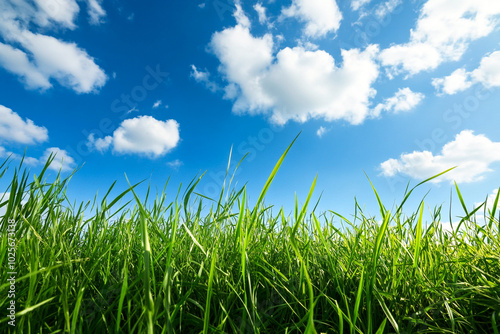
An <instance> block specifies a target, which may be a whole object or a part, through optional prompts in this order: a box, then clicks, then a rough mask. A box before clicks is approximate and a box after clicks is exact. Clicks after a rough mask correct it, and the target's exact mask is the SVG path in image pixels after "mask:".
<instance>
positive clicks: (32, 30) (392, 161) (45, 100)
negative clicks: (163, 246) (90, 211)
mask: <svg viewBox="0 0 500 334" xmlns="http://www.w3.org/2000/svg"><path fill="white" fill-rule="evenodd" d="M0 78H1V80H0V116H1V117H0V158H1V159H5V158H6V157H7V156H9V155H10V156H11V158H12V159H13V161H16V160H18V159H19V158H20V156H22V154H23V153H24V151H25V150H26V156H27V157H28V158H27V159H26V163H27V164H28V166H29V167H30V168H31V170H32V171H33V172H34V173H36V172H37V171H39V170H40V168H41V166H42V165H43V163H44V162H45V160H46V158H47V156H48V155H49V154H50V153H51V152H55V153H57V158H56V162H55V163H53V166H52V168H53V174H56V171H57V170H58V169H60V168H62V171H63V173H66V174H68V173H70V171H71V170H72V169H73V168H75V167H76V166H80V165H82V164H84V166H83V168H81V170H80V171H79V172H78V173H77V174H76V175H75V176H74V178H73V180H72V182H71V187H70V192H69V196H70V197H71V198H73V199H76V200H79V201H83V200H89V199H92V198H93V196H94V195H95V193H96V192H97V191H99V192H100V193H101V194H103V193H105V191H106V190H107V188H108V187H109V186H110V185H111V183H112V182H113V181H114V180H118V187H117V188H118V189H125V187H126V181H125V177H124V173H126V174H127V176H128V177H129V179H130V180H131V182H136V181H140V180H143V179H146V180H147V182H149V183H150V184H151V185H152V186H153V188H158V189H159V190H161V189H162V188H163V185H164V183H165V182H166V180H167V179H168V177H169V176H170V185H169V188H167V189H169V191H170V193H171V195H172V197H173V196H174V195H175V192H176V190H177V187H178V185H179V184H180V183H181V182H182V183H183V184H184V185H186V184H188V183H189V181H190V180H191V179H192V178H193V177H195V176H196V175H199V174H200V173H203V172H205V171H206V172H207V173H206V174H205V176H204V178H203V181H202V182H201V183H200V185H199V188H198V192H200V193H203V194H205V195H207V196H211V197H214V196H215V194H216V192H217V191H218V190H219V189H220V187H221V185H222V184H221V180H222V177H223V174H224V172H225V169H226V166H227V162H228V158H229V152H230V149H231V146H232V147H233V152H232V164H233V166H235V165H236V163H237V162H238V161H239V160H240V159H241V158H242V157H243V156H244V155H245V154H246V153H248V156H247V159H246V160H245V161H244V162H243V163H242V164H241V166H240V168H239V170H238V172H237V174H236V176H235V180H236V181H237V182H238V185H243V184H245V183H247V184H248V185H247V187H248V191H249V194H250V198H251V199H254V200H255V199H256V197H257V196H258V193H259V191H260V189H261V188H262V186H263V185H264V183H265V180H266V179H267V176H268V175H269V173H270V172H271V170H272V168H273V166H274V164H275V163H276V161H277V160H278V158H279V156H280V155H281V154H282V153H283V151H284V150H285V149H286V147H287V146H288V145H289V144H290V142H291V141H292V140H293V138H295V136H296V135H297V134H298V133H299V132H301V131H302V132H301V134H300V136H299V138H298V140H297V141H296V143H295V145H294V146H293V148H292V150H291V151H290V153H289V155H288V156H287V158H286V160H285V163H284V164H283V166H282V169H281V170H280V172H279V174H278V176H277V178H276V179H275V182H274V184H273V185H272V187H271V189H270V191H269V193H268V196H267V198H266V201H267V202H268V203H272V204H274V205H276V206H278V207H280V206H284V207H285V208H286V209H287V210H291V209H292V207H293V201H294V196H295V193H297V196H298V199H299V202H301V201H303V200H304V199H305V197H306V195H307V191H308V189H309V187H310V185H311V183H312V181H313V179H314V177H315V176H316V175H318V183H317V187H316V198H317V197H318V196H319V195H320V194H321V193H323V196H322V200H321V202H320V205H319V208H320V210H329V209H331V210H335V211H339V212H342V213H345V214H349V213H352V212H353V207H354V197H356V198H357V199H358V202H359V203H360V204H361V205H366V208H367V210H368V212H370V213H372V214H375V213H376V211H377V208H376V201H375V200H374V196H373V194H372V191H371V187H370V184H369V182H368V180H367V179H366V176H365V174H364V173H365V172H366V174H367V175H368V176H369V177H370V179H371V180H372V182H373V183H374V185H375V186H376V188H377V190H378V191H379V193H380V195H381V197H382V198H383V199H384V201H385V202H386V204H388V206H390V205H391V204H392V203H394V202H398V201H400V200H401V197H402V194H403V192H404V189H405V187H406V184H407V183H408V182H411V184H416V183H418V182H420V181H421V180H423V179H425V178H427V177H430V176H432V175H434V174H437V173H439V172H441V171H444V170H445V169H448V168H451V167H453V166H458V167H457V168H456V169H455V170H454V171H452V172H450V173H448V174H446V175H445V176H443V177H441V178H439V179H437V180H436V182H434V183H430V184H427V185H425V186H424V187H423V188H422V189H421V190H420V191H419V192H417V193H416V195H415V197H414V202H410V208H409V209H410V210H414V209H415V208H416V206H417V205H418V202H419V200H421V198H422V196H423V195H424V194H425V193H426V192H427V191H429V190H430V193H429V195H428V197H427V203H428V204H429V205H430V206H434V205H440V204H444V205H445V207H447V205H449V197H450V189H452V187H453V182H455V181H456V182H457V183H458V184H459V186H460V188H461V190H462V192H463V194H464V197H465V199H466V201H467V202H468V203H469V204H470V205H471V206H472V205H473V204H474V203H477V202H480V201H483V200H484V199H485V198H486V196H488V195H491V194H494V192H495V189H498V187H499V186H500V132H499V131H498V125H499V124H500V113H499V107H498V106H499V105H500V94H499V93H500V3H498V2H492V1H490V0H460V1H456V0H427V1H425V0H418V1H417V0H416V1H410V0H407V1H403V0H388V1H375V0H353V1H343V2H340V1H337V2H336V1H335V0H307V1H306V0H291V1H276V0H275V1H266V0H262V1H232V0H210V1H205V2H203V1H201V0H200V1H198V2H196V1H189V2H188V1H141V2H139V1H118V0H102V1H99V0H86V1H83V0H82V1H76V0H50V1H42V0H35V1H26V0H4V1H2V2H1V3H0ZM61 159H63V163H62V165H61ZM2 182H3V183H1V185H3V187H2V188H1V189H0V191H5V187H6V183H5V182H6V181H5V180H4V181H2ZM139 191H140V192H142V193H144V191H145V187H143V188H141V189H140V190H139ZM454 201H455V203H456V202H457V199H456V197H455V199H454ZM459 214H461V212H460V211H459V210H457V212H456V215H459Z"/></svg>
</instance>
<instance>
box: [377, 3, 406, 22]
mask: <svg viewBox="0 0 500 334" xmlns="http://www.w3.org/2000/svg"><path fill="white" fill-rule="evenodd" d="M402 3H403V0H388V1H386V2H384V3H381V4H380V5H378V6H377V8H375V16H377V17H378V18H379V19H383V18H385V17H386V16H387V15H389V14H391V13H392V12H393V11H394V10H395V9H396V8H397V7H398V6H399V5H401V4H402Z"/></svg>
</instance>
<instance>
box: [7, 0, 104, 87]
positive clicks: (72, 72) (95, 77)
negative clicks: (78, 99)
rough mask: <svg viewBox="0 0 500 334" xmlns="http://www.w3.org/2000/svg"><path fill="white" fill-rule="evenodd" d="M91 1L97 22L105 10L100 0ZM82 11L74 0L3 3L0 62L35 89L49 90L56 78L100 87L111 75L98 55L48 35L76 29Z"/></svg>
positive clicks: (75, 84) (65, 82) (92, 15)
mask: <svg viewBox="0 0 500 334" xmlns="http://www.w3.org/2000/svg"><path fill="white" fill-rule="evenodd" d="M87 2H88V5H87V6H88V9H89V15H90V18H91V19H90V20H91V22H93V23H98V21H99V20H100V19H101V18H102V17H103V16H104V15H105V12H104V11H103V10H102V8H101V7H100V5H99V1H97V0H88V1H87ZM79 9H80V8H79V6H78V4H77V2H76V1H75V0H43V1H42V0H36V1H34V2H31V1H26V0H19V1H2V2H0V36H1V37H2V39H3V42H0V66H2V67H3V68H4V69H5V70H7V71H8V72H10V73H12V74H14V75H16V76H17V77H18V78H19V80H20V81H22V82H23V83H24V84H25V85H26V87H27V88H30V89H42V90H44V89H48V88H50V87H52V84H53V82H54V81H57V82H58V83H59V84H61V85H63V86H65V87H67V88H70V89H73V90H75V91H76V92H78V93H89V92H93V91H96V90H98V89H99V88H100V87H102V86H103V85H104V84H105V82H106V80H107V76H106V74H105V73H104V71H103V70H102V69H101V68H100V67H99V66H98V65H97V64H96V63H95V59H94V58H93V57H91V56H90V55H88V54H87V52H86V51H85V50H84V49H82V48H80V47H79V46H78V45H76V44H75V43H72V42H65V41H62V40H60V39H57V38H55V37H52V36H49V35H46V33H47V32H49V31H51V30H61V29H75V28H76V25H75V23H74V22H75V19H76V16H77V14H78V12H79ZM36 30H40V31H43V33H39V32H37V31H36Z"/></svg>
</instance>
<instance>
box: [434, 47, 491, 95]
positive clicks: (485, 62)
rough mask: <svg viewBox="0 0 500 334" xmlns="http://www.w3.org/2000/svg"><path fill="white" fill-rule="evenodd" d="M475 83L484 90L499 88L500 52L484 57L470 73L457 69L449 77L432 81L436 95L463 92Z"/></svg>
mask: <svg viewBox="0 0 500 334" xmlns="http://www.w3.org/2000/svg"><path fill="white" fill-rule="evenodd" d="M476 83H481V84H482V85H483V86H484V87H486V88H492V87H500V51H495V52H493V53H491V54H489V55H487V56H484V57H483V58H482V59H481V63H480V65H479V67H478V68H477V69H475V70H473V71H471V72H467V71H466V70H465V69H464V68H459V69H458V70H455V71H454V72H453V73H452V74H450V75H449V76H446V77H444V78H435V79H433V80H432V85H433V86H434V87H435V88H436V90H437V91H438V94H448V95H453V94H456V93H458V92H461V91H464V90H466V89H467V88H469V87H471V86H472V85H473V84H476Z"/></svg>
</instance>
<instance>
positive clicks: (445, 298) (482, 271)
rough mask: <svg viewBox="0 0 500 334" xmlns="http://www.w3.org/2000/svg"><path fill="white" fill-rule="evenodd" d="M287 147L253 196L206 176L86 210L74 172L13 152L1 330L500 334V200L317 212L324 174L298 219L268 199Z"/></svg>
mask: <svg viewBox="0 0 500 334" xmlns="http://www.w3.org/2000/svg"><path fill="white" fill-rule="evenodd" d="M287 151H288V150H287ZM285 155H286V152H285V154H284V155H283V156H282V157H281V159H280V160H279V161H278V163H277V164H276V167H275V169H274V170H273V171H272V173H271V175H270V177H269V180H268V181H267V183H266V184H265V186H264V188H263V190H262V193H261V195H260V197H259V198H258V201H257V202H256V203H255V205H252V206H250V204H249V203H248V201H247V196H246V191H245V188H242V189H234V188H232V187H231V185H230V182H229V181H230V175H229V177H228V179H227V183H226V186H225V189H222V190H221V196H220V198H216V199H213V200H210V199H207V198H204V197H203V196H201V195H199V194H197V193H196V185H197V183H198V181H199V178H196V179H194V180H193V181H192V182H191V183H190V185H189V186H188V187H187V188H186V189H187V190H186V191H185V192H178V195H177V197H176V198H175V200H174V201H173V202H169V201H167V200H166V192H165V191H163V193H160V194H152V193H149V192H148V196H146V197H144V198H138V197H137V196H136V195H135V192H134V188H133V187H134V185H132V186H131V188H130V189H124V192H123V193H122V194H120V195H119V196H117V197H116V198H109V192H108V194H107V195H106V196H104V199H102V201H99V202H97V201H93V202H89V203H82V204H78V205H75V204H72V202H71V201H69V200H68V199H67V198H66V195H65V191H66V188H67V186H68V185H67V183H68V181H69V178H62V177H58V178H57V179H56V180H55V181H53V182H48V181H46V180H45V179H46V170H47V169H46V168H47V166H46V168H45V169H44V170H43V171H42V172H41V173H40V174H39V175H36V176H34V175H28V173H27V172H25V170H24V167H23V165H22V164H21V165H20V166H13V163H12V161H10V164H9V163H7V162H5V163H4V164H3V165H2V167H1V168H0V175H2V176H3V177H5V175H6V173H5V171H6V168H7V166H8V165H9V171H10V172H11V173H13V172H12V170H15V173H13V174H14V176H13V178H12V181H11V183H10V186H9V187H8V189H2V191H4V192H9V193H10V196H9V197H8V198H6V197H5V198H4V199H3V200H0V203H1V204H0V206H1V207H2V208H3V209H4V210H5V211H6V213H5V216H4V217H3V218H2V219H1V230H2V238H1V240H2V241H1V246H0V257H1V259H2V261H1V263H2V270H1V274H0V277H1V279H0V304H1V312H0V316H1V318H0V321H1V322H0V332H1V333H15V332H16V333H215V332H216V333H273V334H277V333H415V332H433V333H499V329H498V328H499V325H500V234H499V220H498V213H495V211H494V209H493V212H484V206H482V207H479V208H477V211H476V210H474V211H473V212H468V211H467V209H466V208H467V206H466V205H465V203H463V201H462V205H463V207H464V213H463V214H462V216H463V219H461V221H460V226H458V227H457V226H455V232H454V233H451V232H449V231H448V232H446V231H444V230H443V229H442V228H441V224H440V222H441V221H443V222H449V220H448V213H443V212H442V211H441V208H440V207H437V208H435V209H434V211H433V212H432V219H431V221H423V219H422V217H423V212H424V210H428V209H427V207H428V206H427V204H424V203H423V201H422V203H421V205H420V207H419V208H418V209H417V210H415V208H413V209H414V210H415V212H414V213H410V214H405V209H406V207H405V205H404V204H405V202H406V199H407V198H408V196H410V195H411V192H412V191H411V190H410V189H408V190H407V192H406V193H407V196H406V197H405V200H404V201H403V202H402V203H401V205H399V206H396V207H393V208H391V209H387V208H386V207H384V205H383V204H382V200H380V199H379V198H378V195H377V196H374V200H378V202H379V205H380V215H379V216H378V217H369V216H365V215H364V213H363V211H362V210H361V207H360V206H359V205H357V204H356V210H355V212H353V215H352V218H349V219H348V218H346V217H342V216H340V215H338V214H336V213H335V212H333V211H329V212H326V213H318V212H315V210H314V209H315V204H316V203H313V202H311V203H309V202H310V198H311V195H312V191H313V189H314V184H313V185H312V187H311V192H310V193H309V195H308V197H307V201H306V202H305V204H304V205H303V206H300V207H299V206H298V205H297V203H296V205H295V212H294V213H293V214H290V215H288V214H286V213H284V212H283V210H280V209H279V208H274V207H271V206H268V205H267V204H265V201H264V195H265V194H266V191H267V189H268V188H269V186H270V184H271V182H272V180H273V178H274V176H275V174H276V172H277V171H278V168H279V166H280V165H281V163H282V162H283V159H284V157H285ZM367 182H368V181H367ZM111 188H113V187H111ZM171 188H172V189H176V188H175V186H173V187H171V186H169V189H171ZM111 190H112V189H110V191H111ZM113 191H115V190H114V189H113ZM456 191H457V192H458V195H459V198H460V199H462V197H461V195H460V192H459V190H458V187H457V189H456ZM174 192H175V191H174ZM169 194H170V192H169ZM376 194H377V193H376V191H375V190H374V195H376ZM169 196H170V195H169ZM130 199H131V200H130ZM390 200H392V199H390ZM496 201H497V202H498V196H497V199H496ZM494 204H495V205H493V208H495V207H497V203H494ZM332 209H333V208H332ZM476 213H482V214H484V215H485V217H486V219H482V220H481V221H479V220H478V222H477V223H476V222H475V214H476ZM443 216H445V217H443ZM495 217H496V218H495ZM9 219H11V220H10V222H11V223H12V222H13V221H15V222H16V225H15V226H14V225H12V224H11V225H10V226H9ZM12 226H14V227H12ZM9 228H11V229H12V228H13V229H14V231H15V232H14V233H13V234H10V235H9V234H8V229H9ZM457 231H458V232H457ZM9 237H10V239H9ZM11 242H14V243H15V245H16V249H15V261H9V256H11V255H12V254H9V253H13V252H12V249H11V247H10V245H9V243H11ZM11 260H12V256H11ZM10 262H13V263H14V267H15V272H16V274H15V284H11V281H9V278H11V276H12V275H11V274H9V271H10V270H9V269H8V265H9V263H10ZM12 287H14V289H15V290H14V292H15V296H11V297H9V295H10V294H9V293H11V292H12ZM13 300H14V301H15V311H14V312H13V313H15V327H13V326H11V325H10V324H9V322H11V321H12V318H14V316H12V317H11V318H9V317H8V314H9V310H8V309H7V308H8V307H9V306H10V305H11V301H13ZM11 324H12V322H11Z"/></svg>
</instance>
